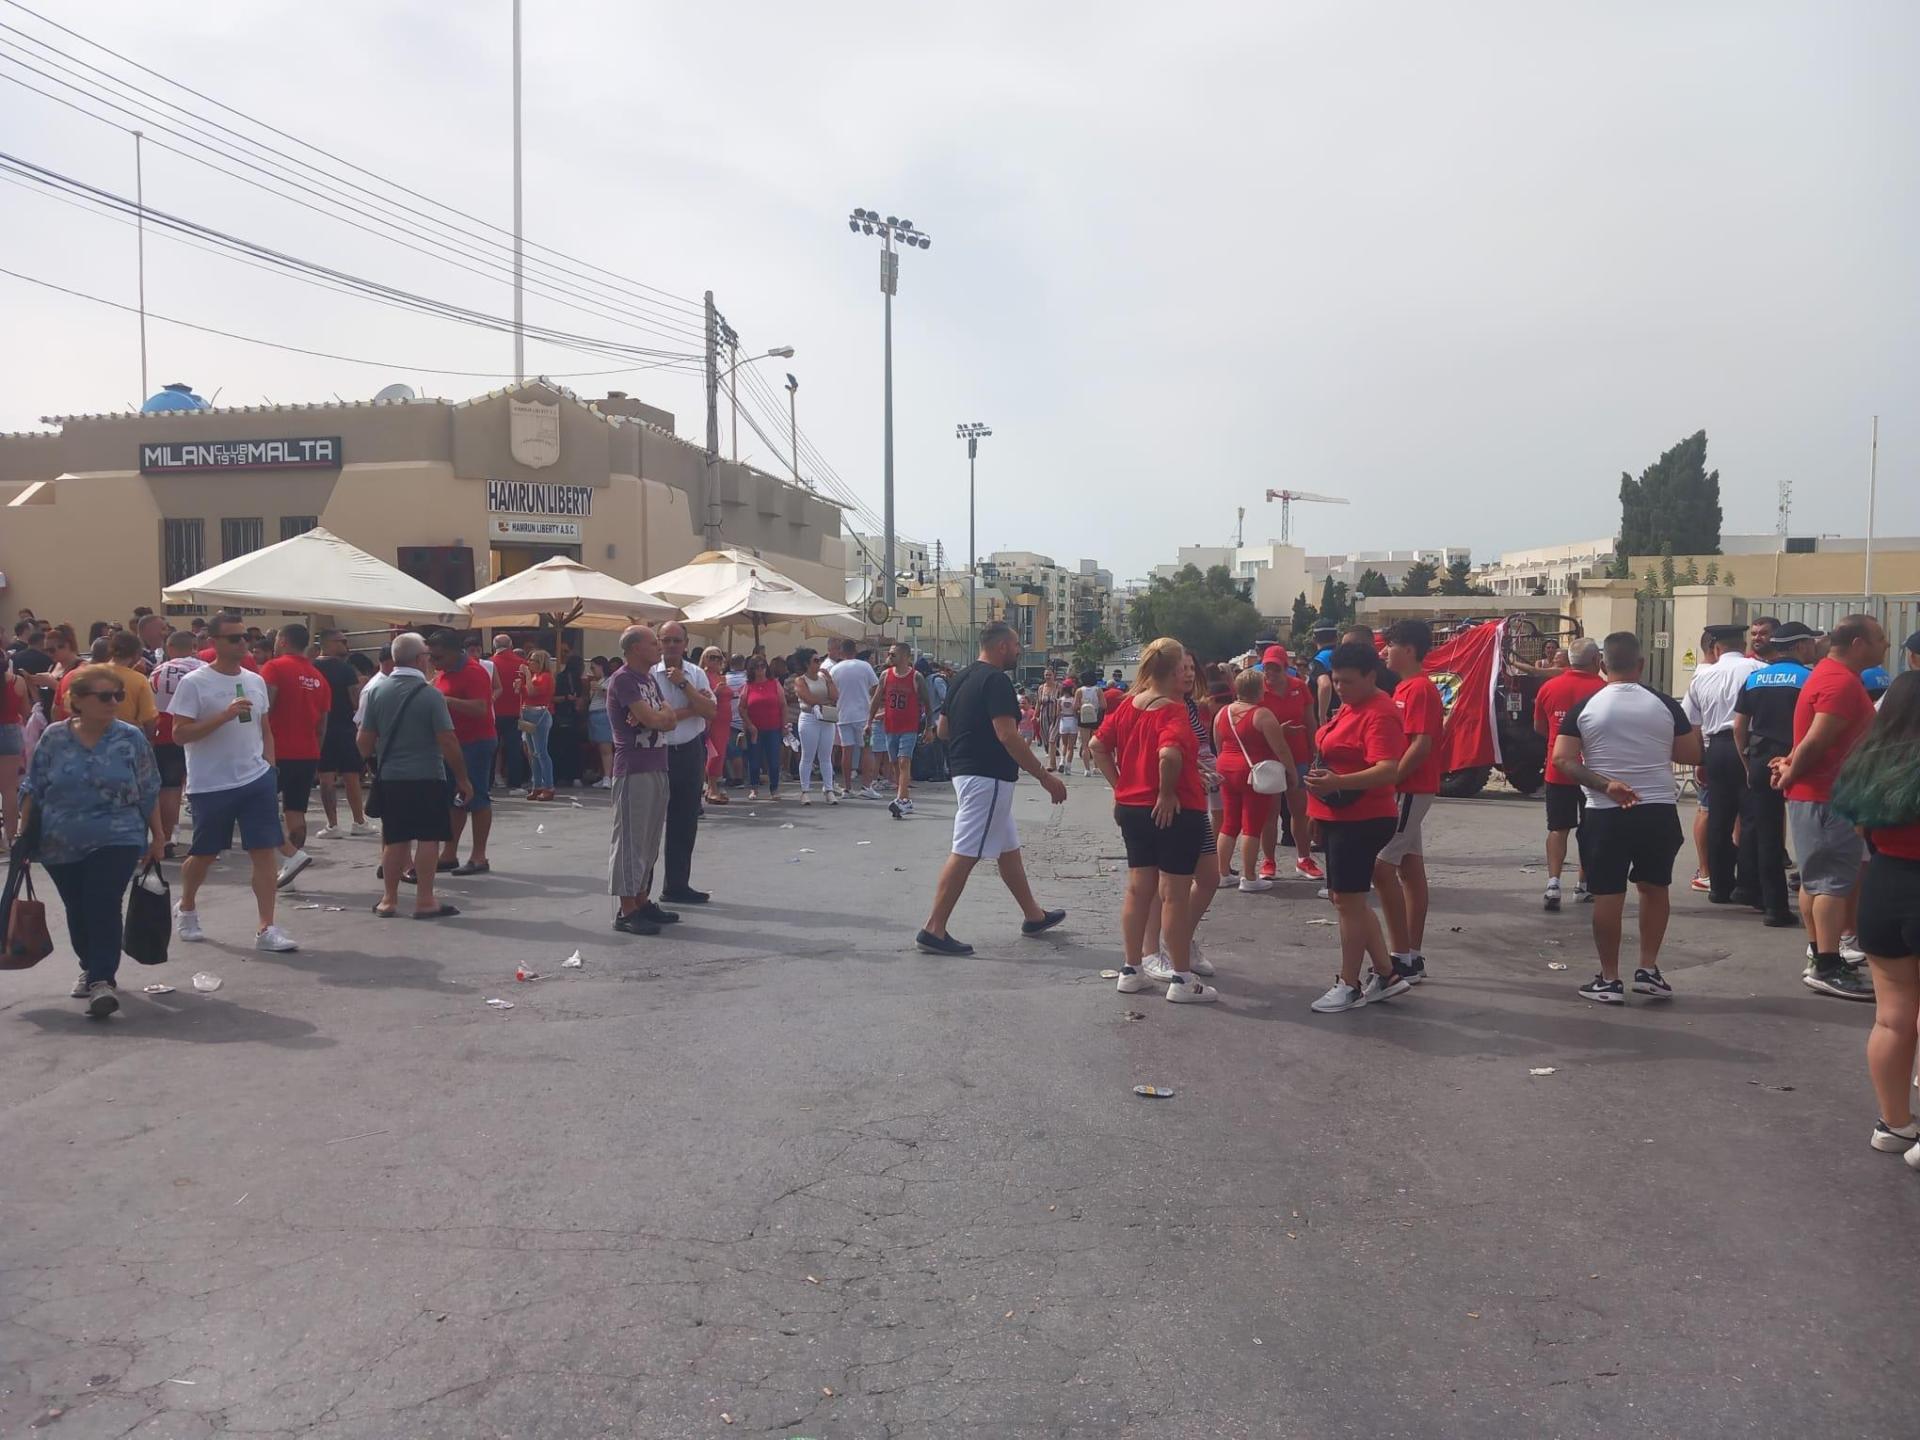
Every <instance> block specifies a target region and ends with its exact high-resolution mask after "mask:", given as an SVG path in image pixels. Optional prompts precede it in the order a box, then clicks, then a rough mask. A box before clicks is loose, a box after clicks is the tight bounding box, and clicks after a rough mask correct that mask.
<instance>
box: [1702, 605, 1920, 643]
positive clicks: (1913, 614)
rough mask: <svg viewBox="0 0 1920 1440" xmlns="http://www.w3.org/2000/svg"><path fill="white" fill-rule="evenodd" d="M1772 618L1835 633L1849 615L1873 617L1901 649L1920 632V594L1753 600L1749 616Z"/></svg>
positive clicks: (1751, 617) (1748, 606) (1748, 611)
mask: <svg viewBox="0 0 1920 1440" xmlns="http://www.w3.org/2000/svg"><path fill="white" fill-rule="evenodd" d="M1756 615H1771V616H1773V617H1774V618H1776V619H1778V620H1798V621H1799V622H1800V623H1801V624H1802V625H1805V626H1807V627H1808V628H1809V629H1813V630H1831V629H1832V628H1833V627H1834V625H1835V624H1837V623H1838V622H1839V621H1840V620H1841V619H1842V618H1843V617H1845V616H1848V615H1871V616H1873V617H1874V618H1875V619H1876V620H1878V621H1879V622H1880V623H1881V624H1882V625H1884V626H1885V627H1886V630H1887V636H1888V638H1889V639H1890V640H1892V642H1893V643H1894V644H1895V645H1896V646H1897V645H1899V644H1900V642H1901V641H1903V640H1905V639H1906V638H1907V636H1909V635H1911V634H1913V633H1914V631H1916V630H1920V595H1875V596H1874V597H1872V598H1871V599H1865V598H1863V597H1861V596H1859V595H1776V596H1773V597H1772V598H1770V599H1769V598H1750V599H1748V600H1747V602H1746V614H1745V615H1744V616H1742V617H1740V618H1742V619H1745V620H1748V621H1751V620H1752V619H1753V617H1754V616H1756Z"/></svg>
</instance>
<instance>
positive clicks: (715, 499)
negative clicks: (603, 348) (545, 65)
mask: <svg viewBox="0 0 1920 1440" xmlns="http://www.w3.org/2000/svg"><path fill="white" fill-rule="evenodd" d="M517 6H518V0H516V8H517ZM706 298H707V464H706V484H705V485H704V486H703V487H702V488H703V489H704V490H705V491H706V496H707V523H706V537H707V549H709V550H718V549H719V548H720V315H719V312H718V311H716V310H715V309H714V308H713V292H712V291H711V290H709V291H707V297H706Z"/></svg>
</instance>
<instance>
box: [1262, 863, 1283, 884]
mask: <svg viewBox="0 0 1920 1440" xmlns="http://www.w3.org/2000/svg"><path fill="white" fill-rule="evenodd" d="M1279 874H1280V872H1279V871H1278V870H1276V869H1274V868H1273V861H1271V860H1262V861H1261V862H1260V878H1261V879H1262V880H1274V879H1278V878H1279Z"/></svg>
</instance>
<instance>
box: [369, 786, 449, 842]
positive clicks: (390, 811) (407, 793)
mask: <svg viewBox="0 0 1920 1440" xmlns="http://www.w3.org/2000/svg"><path fill="white" fill-rule="evenodd" d="M452 804H453V791H452V790H451V789H450V788H449V787H448V785H447V782H446V781H444V780H382V781H381V782H380V843H381V844H382V845H403V844H405V843H407V842H408V841H410V840H451V839H452V838H453V816H452V813H451V807H452Z"/></svg>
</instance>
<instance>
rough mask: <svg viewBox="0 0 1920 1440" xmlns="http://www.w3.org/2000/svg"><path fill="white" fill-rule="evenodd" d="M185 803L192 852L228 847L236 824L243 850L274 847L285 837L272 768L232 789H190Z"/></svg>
mask: <svg viewBox="0 0 1920 1440" xmlns="http://www.w3.org/2000/svg"><path fill="white" fill-rule="evenodd" d="M187 806H188V808H189V809H190V810H191V812H192V814H193V848H192V850H191V852H190V853H192V854H194V855H218V854H219V853H220V852H221V851H223V850H231V849H232V848H233V828H234V826H235V825H238V826H239V827H240V848H241V849H242V850H248V851H252V850H273V849H277V848H278V847H279V845H280V843H281V842H282V841H283V840H285V839H286V838H287V837H286V832H285V831H283V830H282V829H281V828H280V785H279V782H278V781H277V780H276V779H275V776H274V772H273V771H272V770H271V769H268V770H264V771H262V772H261V773H260V775H259V777H258V778H257V779H254V780H249V781H248V782H247V783H246V784H244V785H236V786H234V787H233V788H232V789H231V790H201V791H198V792H195V791H191V790H189V791H188V792H187Z"/></svg>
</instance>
